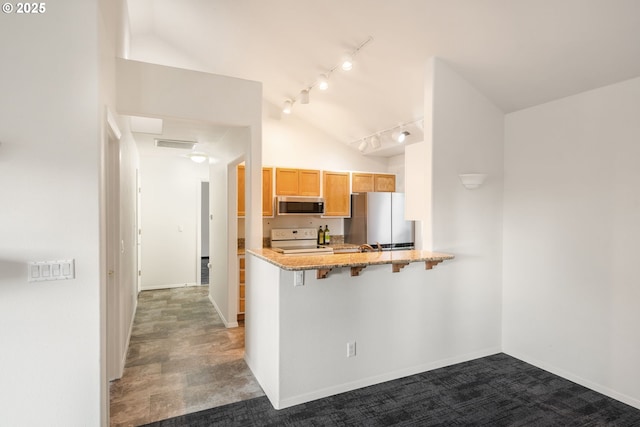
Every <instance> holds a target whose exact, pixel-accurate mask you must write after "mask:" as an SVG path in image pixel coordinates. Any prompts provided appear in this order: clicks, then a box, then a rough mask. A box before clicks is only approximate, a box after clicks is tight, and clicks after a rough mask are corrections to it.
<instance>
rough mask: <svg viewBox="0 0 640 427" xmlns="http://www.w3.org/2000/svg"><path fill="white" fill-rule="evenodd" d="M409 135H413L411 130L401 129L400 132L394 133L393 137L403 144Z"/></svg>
mask: <svg viewBox="0 0 640 427" xmlns="http://www.w3.org/2000/svg"><path fill="white" fill-rule="evenodd" d="M409 135H411V133H409V131H406V130H401V131H400V132H397V133H396V134H395V135H394V137H393V139H395V140H396V142H397V143H398V144H402V143H403V142H405V141H406V140H407V137H408V136H409Z"/></svg>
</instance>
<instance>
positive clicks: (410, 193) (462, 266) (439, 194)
mask: <svg viewBox="0 0 640 427" xmlns="http://www.w3.org/2000/svg"><path fill="white" fill-rule="evenodd" d="M427 68H428V70H427V76H428V79H427V81H426V91H427V93H426V96H425V111H427V112H431V116H429V117H425V142H424V143H420V144H414V145H412V146H409V147H407V152H406V161H407V162H406V163H407V169H406V174H407V175H406V181H407V198H408V199H409V198H410V197H411V198H412V203H414V206H415V207H416V209H415V211H414V212H413V213H412V214H416V215H418V216H417V217H415V216H414V217H413V218H414V219H420V220H421V225H422V226H423V229H422V239H421V240H422V242H421V243H422V244H423V245H424V246H423V247H424V248H425V249H431V250H435V251H441V252H449V253H453V254H455V256H456V258H455V260H454V261H453V262H452V263H451V264H450V266H449V267H448V268H447V269H446V276H443V277H442V280H443V281H444V282H445V283H447V284H448V286H447V288H446V289H447V293H446V295H444V296H442V297H441V298H442V303H443V307H447V308H448V310H451V313H450V316H451V317H450V318H449V319H448V322H447V325H448V327H449V328H451V331H452V337H453V336H455V337H457V338H456V339H458V340H463V341H465V342H466V345H467V346H469V348H470V349H471V348H499V347H500V345H501V304H502V300H501V291H502V288H501V280H502V278H501V268H502V266H501V260H502V237H501V236H502V234H501V228H502V175H503V170H502V158H503V117H504V116H503V114H502V112H501V111H500V110H498V108H496V107H495V106H494V105H493V104H492V103H491V102H490V101H489V100H488V99H487V98H485V97H484V96H483V95H482V94H481V93H479V92H478V91H477V90H476V89H475V88H473V87H472V86H471V85H470V84H469V83H468V82H466V81H465V80H463V79H462V78H461V77H460V76H459V75H458V74H457V73H456V72H455V71H453V70H452V69H451V68H450V67H449V66H447V65H446V64H445V63H444V62H443V61H441V60H439V59H432V60H430V61H429V63H428V65H427ZM419 156H422V159H421V158H420V157H419ZM431 158H433V164H432V162H431ZM431 164H432V165H431ZM468 172H483V173H488V174H489V178H487V181H486V182H485V184H484V185H483V186H482V187H481V188H479V189H477V190H467V189H465V188H464V187H463V186H462V185H461V183H460V180H459V178H458V174H460V173H468ZM410 183H411V184H414V183H421V184H422V185H423V187H424V188H423V189H422V190H423V191H420V188H413V187H412V186H411V185H410ZM429 184H431V186H430V187H429ZM430 198H431V200H430ZM429 209H431V212H429ZM430 215H432V217H430ZM430 236H432V237H430ZM431 238H432V243H431V246H428V244H429V243H428V241H429V239H431Z"/></svg>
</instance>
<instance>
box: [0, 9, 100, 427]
mask: <svg viewBox="0 0 640 427" xmlns="http://www.w3.org/2000/svg"><path fill="white" fill-rule="evenodd" d="M47 7H48V8H47V11H46V13H45V14H42V15H40V16H26V15H24V16H23V15H16V14H11V15H9V14H3V16H2V18H0V20H1V21H2V24H1V25H0V51H1V52H2V55H3V64H2V67H1V68H0V93H2V95H1V96H0V117H2V122H1V125H0V143H1V145H0V199H1V200H2V208H0V236H2V238H0V337H1V338H0V340H1V342H2V344H1V346H2V351H1V352H0V378H2V384H1V385H0V402H2V404H1V406H2V410H0V425H7V426H11V425H21V426H36V425H87V426H90V425H99V424H100V420H101V346H100V344H101V328H100V313H101V310H100V302H101V301H100V254H99V235H100V229H99V225H100V221H99V185H100V184H99V158H100V141H101V121H102V118H103V114H104V109H103V108H102V104H103V102H102V99H101V97H102V96H103V95H101V93H100V86H101V84H100V79H99V76H100V68H99V57H98V46H99V41H98V37H99V31H98V2H97V1H95V0H94V1H87V0H69V1H66V2H58V3H56V4H55V5H53V4H50V3H47ZM24 18H27V19H24ZM66 258H74V259H75V260H76V278H75V279H73V280H64V281H53V282H39V283H28V282H27V262H29V261H39V260H57V259H66Z"/></svg>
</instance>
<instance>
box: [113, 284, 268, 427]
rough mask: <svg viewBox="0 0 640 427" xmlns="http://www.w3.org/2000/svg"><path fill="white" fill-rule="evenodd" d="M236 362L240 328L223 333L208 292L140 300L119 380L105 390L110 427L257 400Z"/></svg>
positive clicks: (149, 295) (258, 392) (156, 294)
mask: <svg viewBox="0 0 640 427" xmlns="http://www.w3.org/2000/svg"><path fill="white" fill-rule="evenodd" d="M243 357H244V327H239V328H232V329H227V328H225V327H224V324H223V323H222V321H221V320H220V317H219V316H218V314H217V313H216V311H215V309H214V308H213V306H212V305H211V302H210V301H209V299H208V286H202V287H186V288H177V289H166V290H157V291H144V292H141V293H140V295H139V297H138V309H137V311H136V316H135V320H134V325H133V331H132V335H131V342H130V344H129V351H128V354H127V361H126V364H125V369H124V374H123V376H122V378H121V379H119V380H115V381H113V382H112V383H111V389H110V395H111V396H110V397H111V406H110V409H111V414H110V417H111V426H138V425H141V424H145V423H149V422H153V421H158V420H162V419H166V418H170V417H174V416H177V415H182V414H186V413H191V412H196V411H200V410H202V409H207V408H212V407H215V406H220V405H225V404H227V403H231V402H237V401H241V400H246V399H250V398H253V397H257V396H262V395H264V393H263V391H262V389H261V388H260V386H259V385H258V383H257V381H256V380H255V378H254V377H253V375H252V374H251V371H250V370H249V368H248V367H247V365H246V363H245V362H244V359H243Z"/></svg>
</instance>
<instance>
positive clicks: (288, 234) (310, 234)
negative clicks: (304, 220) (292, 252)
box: [271, 228, 318, 241]
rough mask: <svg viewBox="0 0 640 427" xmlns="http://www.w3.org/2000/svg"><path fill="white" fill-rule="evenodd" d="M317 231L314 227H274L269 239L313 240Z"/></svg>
mask: <svg viewBox="0 0 640 427" xmlns="http://www.w3.org/2000/svg"><path fill="white" fill-rule="evenodd" d="M317 233H318V232H317V231H316V229H315V228H274V229H273V230H271V240H272V241H274V240H276V241H277V240H314V239H316V237H317V235H318V234H317Z"/></svg>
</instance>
